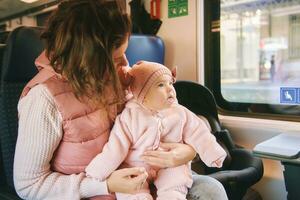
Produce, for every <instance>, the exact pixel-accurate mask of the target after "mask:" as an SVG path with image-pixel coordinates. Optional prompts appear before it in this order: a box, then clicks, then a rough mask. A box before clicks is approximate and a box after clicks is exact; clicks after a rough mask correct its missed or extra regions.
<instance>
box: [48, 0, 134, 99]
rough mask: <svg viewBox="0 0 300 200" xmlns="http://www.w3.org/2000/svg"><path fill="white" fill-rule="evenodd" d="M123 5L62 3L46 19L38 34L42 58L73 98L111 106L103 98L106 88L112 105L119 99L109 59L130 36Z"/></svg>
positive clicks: (85, 0) (90, 0) (112, 0)
mask: <svg viewBox="0 0 300 200" xmlns="http://www.w3.org/2000/svg"><path fill="white" fill-rule="evenodd" d="M123 5H124V1H122V0H120V1H117V0H65V1H62V2H61V3H60V4H59V5H58V8H57V9H56V10H55V11H54V12H53V13H52V15H51V16H50V17H49V19H48V25H47V26H46V29H45V31H44V32H43V34H42V38H43V39H45V40H46V55H47V57H48V58H49V60H50V64H51V65H52V66H53V68H54V70H55V71H56V72H57V73H60V74H62V75H63V77H65V78H66V79H67V80H68V81H69V83H70V85H71V87H72V89H73V90H74V93H75V95H76V97H77V98H80V97H88V98H90V99H92V100H93V101H94V103H96V102H101V103H102V104H103V103H104V104H106V103H112V102H106V101H107V99H105V97H103V96H104V95H103V92H104V89H105V87H106V86H108V85H110V86H112V87H113V89H114V91H113V92H114V93H115V94H114V96H115V99H114V100H115V101H114V102H115V103H120V102H121V101H122V99H123V91H122V87H121V85H120V82H119V79H118V76H117V72H116V69H115V67H114V63H113V58H112V54H113V51H114V50H115V49H117V48H119V47H120V46H121V45H122V44H123V43H124V42H125V41H126V40H127V39H128V37H129V35H130V30H131V23H130V19H129V17H128V16H127V14H126V13H125V9H124V7H123ZM97 104H99V103H97Z"/></svg>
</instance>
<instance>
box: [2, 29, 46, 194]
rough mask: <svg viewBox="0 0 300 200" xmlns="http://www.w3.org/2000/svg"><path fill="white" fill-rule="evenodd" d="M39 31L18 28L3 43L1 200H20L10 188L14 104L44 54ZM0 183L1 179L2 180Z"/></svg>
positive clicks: (15, 113) (16, 125)
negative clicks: (4, 44)
mask: <svg viewBox="0 0 300 200" xmlns="http://www.w3.org/2000/svg"><path fill="white" fill-rule="evenodd" d="M41 30H42V29H41V28H38V27H18V28H16V29H15V30H13V31H12V32H11V33H10V35H9V37H8V39H7V43H6V49H5V52H4V55H3V65H2V77H1V99H0V112H1V114H0V127H1V133H0V141H1V145H0V146H1V156H0V157H2V167H3V170H2V171H3V172H4V174H3V182H4V183H3V184H2V185H1V189H0V197H1V199H20V198H19V197H18V196H17V195H16V193H15V189H14V184H13V161H14V152H15V145H16V139H17V133H18V114H17V113H18V112H17V103H18V100H19V97H20V94H21V92H22V90H23V88H24V86H25V84H26V83H27V82H28V81H29V80H30V79H31V78H32V77H33V76H34V75H35V74H36V73H37V69H36V67H35V65H34V60H35V58H36V57H37V56H38V55H39V54H40V53H41V51H42V50H43V48H44V47H43V46H44V45H43V43H42V41H41V40H40V39H39V38H40V37H39V35H40V33H41ZM1 179H2V177H1Z"/></svg>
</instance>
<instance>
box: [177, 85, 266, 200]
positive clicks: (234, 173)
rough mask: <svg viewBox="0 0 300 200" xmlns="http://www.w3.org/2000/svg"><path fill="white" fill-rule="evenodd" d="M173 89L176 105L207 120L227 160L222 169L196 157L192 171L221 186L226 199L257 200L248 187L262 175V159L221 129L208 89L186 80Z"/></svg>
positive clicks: (256, 196)
mask: <svg viewBox="0 0 300 200" xmlns="http://www.w3.org/2000/svg"><path fill="white" fill-rule="evenodd" d="M174 86H175V89H176V92H177V98H178V102H179V103H180V104H181V105H183V106H185V107H187V108H188V109H189V110H191V111H192V112H194V113H195V114H196V115H199V116H203V117H204V118H205V119H206V120H207V122H208V124H209V127H210V129H211V132H212V134H214V135H215V137H216V138H217V141H218V142H219V144H220V145H221V146H222V147H223V148H224V149H225V151H226V152H227V158H226V159H225V161H224V164H223V167H222V168H220V169H219V168H210V167H207V166H205V165H204V163H203V162H202V161H201V160H200V159H199V158H198V159H195V160H194V161H193V163H192V168H193V170H195V171H196V172H198V173H204V174H207V175H209V176H211V177H214V178H216V179H217V180H219V181H220V182H221V183H222V184H223V186H224V187H225V190H226V193H227V195H228V198H229V199H230V200H241V199H243V198H244V199H251V200H257V199H261V197H260V195H259V194H258V193H256V194H254V193H255V191H254V190H252V189H249V188H250V187H251V186H252V185H254V184H255V183H257V182H258V181H259V180H260V179H261V178H262V176H263V164H262V160H261V159H260V158H257V157H254V156H253V155H252V152H250V151H248V150H246V149H243V148H239V147H237V146H236V145H235V144H234V142H233V141H232V139H231V136H230V133H229V131H228V130H226V129H223V128H222V127H221V124H220V121H219V118H218V111H217V107H216V101H215V99H214V96H213V94H212V93H211V92H210V90H209V89H208V88H206V87H205V86H202V85H200V84H198V83H194V82H190V81H177V82H176V83H175V85H174ZM247 192H248V194H250V193H251V196H252V198H246V196H247V195H246V196H245V194H246V193H247ZM248 196H249V195H248Z"/></svg>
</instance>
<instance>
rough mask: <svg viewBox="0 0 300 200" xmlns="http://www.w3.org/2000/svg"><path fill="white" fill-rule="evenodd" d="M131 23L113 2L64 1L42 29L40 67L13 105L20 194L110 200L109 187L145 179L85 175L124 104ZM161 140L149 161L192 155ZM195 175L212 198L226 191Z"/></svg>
mask: <svg viewBox="0 0 300 200" xmlns="http://www.w3.org/2000/svg"><path fill="white" fill-rule="evenodd" d="M120 2H121V1H120ZM130 28H131V27H130V21H129V19H128V17H127V15H126V14H124V13H123V12H122V9H121V6H120V3H119V2H118V1H113V0H69V1H63V2H61V3H60V4H59V6H58V8H57V10H56V11H55V12H54V13H53V14H52V16H51V17H50V19H49V22H48V25H47V26H46V29H45V31H44V33H43V34H42V38H44V39H45V42H46V48H45V51H44V52H43V53H42V54H41V55H40V56H39V57H38V58H37V60H36V66H37V67H38V69H39V73H38V74H37V75H36V76H35V77H34V78H33V79H32V80H31V81H30V82H29V83H28V84H27V85H26V87H25V88H24V90H23V93H22V96H21V99H20V101H19V104H18V111H19V133H18V140H17V145H16V153H15V162H14V183H15V188H16V191H17V193H18V194H19V196H20V197H22V198H25V199H72V200H73V199H84V198H93V199H113V198H114V196H113V195H111V194H112V193H114V192H121V193H133V192H136V191H138V190H139V188H140V187H141V185H142V184H143V183H144V181H145V179H146V177H147V175H146V173H145V172H144V170H143V169H141V168H127V169H121V170H117V171H115V172H113V173H112V174H111V175H110V176H109V177H108V178H107V179H106V180H105V181H99V180H97V179H93V178H89V177H86V175H85V173H84V168H85V167H86V166H87V165H88V164H89V162H90V161H91V160H92V159H93V157H94V156H95V155H97V154H98V153H99V152H100V151H101V150H102V147H103V145H104V144H105V142H106V141H107V139H108V136H109V132H110V129H111V127H112V124H113V121H114V119H115V117H116V115H117V114H118V113H119V112H120V111H121V110H122V105H123V104H124V100H123V99H124V96H125V95H124V92H123V88H122V86H121V85H120V82H119V78H118V76H117V71H118V69H119V68H120V67H121V66H126V65H127V64H128V63H127V59H126V57H125V54H124V53H125V50H126V48H127V45H128V37H129V34H130ZM162 146H163V147H164V148H166V149H168V151H166V152H146V153H145V161H146V162H147V163H148V164H151V165H155V166H157V167H161V168H164V167H172V166H173V167H174V166H178V165H181V164H184V163H187V162H188V161H190V160H191V159H192V158H193V157H194V156H195V152H194V151H193V149H192V148H191V147H189V146H188V145H183V144H181V145H178V144H162ZM103 164H105V163H103ZM200 179H201V180H203V181H201V183H204V182H205V180H206V182H207V181H209V182H210V185H212V187H213V188H219V189H218V191H216V192H213V193H211V194H212V195H214V196H215V199H220V198H218V197H220V196H222V197H223V196H226V194H225V192H224V189H223V188H222V186H221V185H220V183H218V182H216V181H215V180H214V179H211V178H208V177H203V176H198V180H200ZM195 183H197V180H196V181H195ZM198 185H199V184H198ZM196 187H197V185H196V184H195V186H194V187H193V188H196ZM193 188H192V190H193ZM197 191H200V190H199V189H197ZM203 191H205V193H210V192H209V190H207V189H206V188H203ZM193 194H196V193H193ZM203 194H204V193H201V195H203ZM218 195H219V196H218Z"/></svg>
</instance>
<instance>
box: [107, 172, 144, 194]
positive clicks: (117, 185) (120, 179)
mask: <svg viewBox="0 0 300 200" xmlns="http://www.w3.org/2000/svg"><path fill="white" fill-rule="evenodd" d="M147 177H148V174H147V172H146V170H145V169H144V168H141V167H133V168H124V169H119V170H116V171H114V172H113V173H112V174H111V175H110V176H109V177H108V178H107V179H106V183H107V188H108V191H109V192H110V193H112V192H119V193H127V194H133V193H136V192H138V191H139V190H140V189H141V188H142V187H143V185H144V183H145V182H146V179H147Z"/></svg>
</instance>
